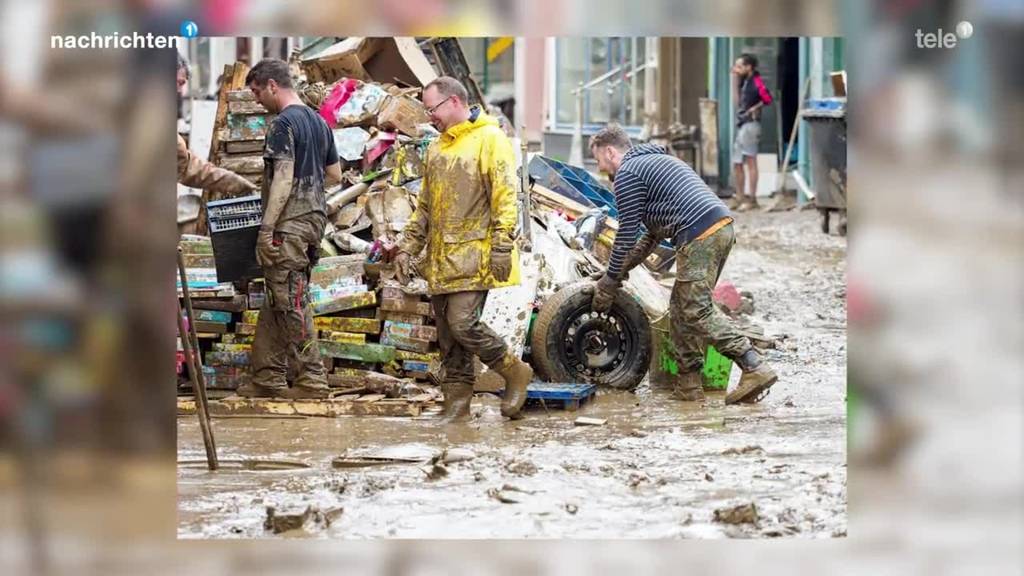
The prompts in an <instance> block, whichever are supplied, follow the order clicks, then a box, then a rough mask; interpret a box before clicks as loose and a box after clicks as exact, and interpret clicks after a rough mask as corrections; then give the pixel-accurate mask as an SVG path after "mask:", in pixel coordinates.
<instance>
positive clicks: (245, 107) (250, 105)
mask: <svg viewBox="0 0 1024 576" xmlns="http://www.w3.org/2000/svg"><path fill="white" fill-rule="evenodd" d="M266 113H267V109H266V108H264V107H263V105H262V104H260V103H259V102H256V101H255V100H252V101H237V102H232V101H230V100H229V101H228V114H266Z"/></svg>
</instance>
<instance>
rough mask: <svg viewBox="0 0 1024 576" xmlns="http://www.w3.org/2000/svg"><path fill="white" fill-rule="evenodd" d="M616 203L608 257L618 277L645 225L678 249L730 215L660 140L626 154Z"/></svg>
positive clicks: (610, 271)
mask: <svg viewBox="0 0 1024 576" xmlns="http://www.w3.org/2000/svg"><path fill="white" fill-rule="evenodd" d="M615 204H616V207H617V208H618V210H619V231H618V233H617V234H616V235H615V244H613V245H612V254H611V257H610V259H609V261H608V276H610V277H612V278H615V279H620V277H621V275H622V262H623V260H624V259H625V257H626V254H627V253H629V250H630V248H632V247H633V246H634V245H636V243H637V242H639V240H640V238H639V236H638V234H639V232H640V224H641V223H642V224H643V225H644V227H646V228H647V234H649V235H651V236H653V237H654V239H655V240H656V241H661V239H663V238H671V239H672V242H673V244H675V246H676V247H677V248H678V247H680V246H683V245H685V244H687V243H688V242H690V240H693V239H694V238H696V237H697V236H700V234H701V233H702V232H704V231H705V230H707V229H708V228H709V227H711V225H712V224H714V223H715V222H718V221H719V220H721V219H722V218H725V217H727V216H729V215H730V214H729V209H728V208H726V207H725V204H724V203H722V201H721V200H719V199H718V196H716V195H715V193H714V192H712V191H711V189H710V188H708V186H707V184H705V183H704V181H703V180H701V178H700V176H698V175H697V173H696V172H694V171H693V169H692V168H690V167H689V166H688V165H687V164H686V162H683V161H682V160H680V159H678V158H676V157H675V156H670V155H669V154H668V152H667V151H666V150H665V148H663V147H662V146H658V145H656V144H640V145H638V146H634V147H632V148H630V149H629V151H628V152H626V154H625V155H624V156H623V157H622V164H621V165H620V166H619V169H618V170H617V171H616V172H615Z"/></svg>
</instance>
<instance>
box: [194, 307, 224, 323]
mask: <svg viewBox="0 0 1024 576" xmlns="http://www.w3.org/2000/svg"><path fill="white" fill-rule="evenodd" d="M192 312H193V314H194V316H193V318H195V320H197V321H199V320H202V321H206V322H220V323H223V324H227V323H228V322H231V312H224V311H222V310H206V309H200V308H196V309H194V310H193V311H192Z"/></svg>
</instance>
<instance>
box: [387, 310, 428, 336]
mask: <svg viewBox="0 0 1024 576" xmlns="http://www.w3.org/2000/svg"><path fill="white" fill-rule="evenodd" d="M377 316H378V317H379V318H380V319H381V320H383V321H385V322H389V321H390V322H401V323H402V324H412V325H415V326H420V325H422V324H424V322H425V320H426V317H425V316H421V315H419V314H406V313H404V312H390V311H387V310H380V309H378V310H377ZM378 332H380V330H378Z"/></svg>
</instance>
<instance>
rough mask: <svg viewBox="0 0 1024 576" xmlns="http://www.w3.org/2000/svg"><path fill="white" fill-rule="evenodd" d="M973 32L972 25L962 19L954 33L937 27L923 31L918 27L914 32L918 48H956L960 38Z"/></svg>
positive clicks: (966, 36) (965, 37) (964, 38)
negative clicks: (933, 30) (930, 30)
mask: <svg viewBox="0 0 1024 576" xmlns="http://www.w3.org/2000/svg"><path fill="white" fill-rule="evenodd" d="M973 34H974V26H972V25H971V23H970V22H968V21H966V20H964V21H963V22H960V23H959V24H957V25H956V33H955V34H954V33H953V32H944V31H943V30H942V28H939V29H938V30H937V31H935V32H924V31H922V30H921V29H920V28H918V29H917V32H915V33H914V38H915V39H916V40H917V47H918V48H956V44H957V42H958V41H960V40H966V39H968V38H970V37H971V36H972V35H973Z"/></svg>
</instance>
